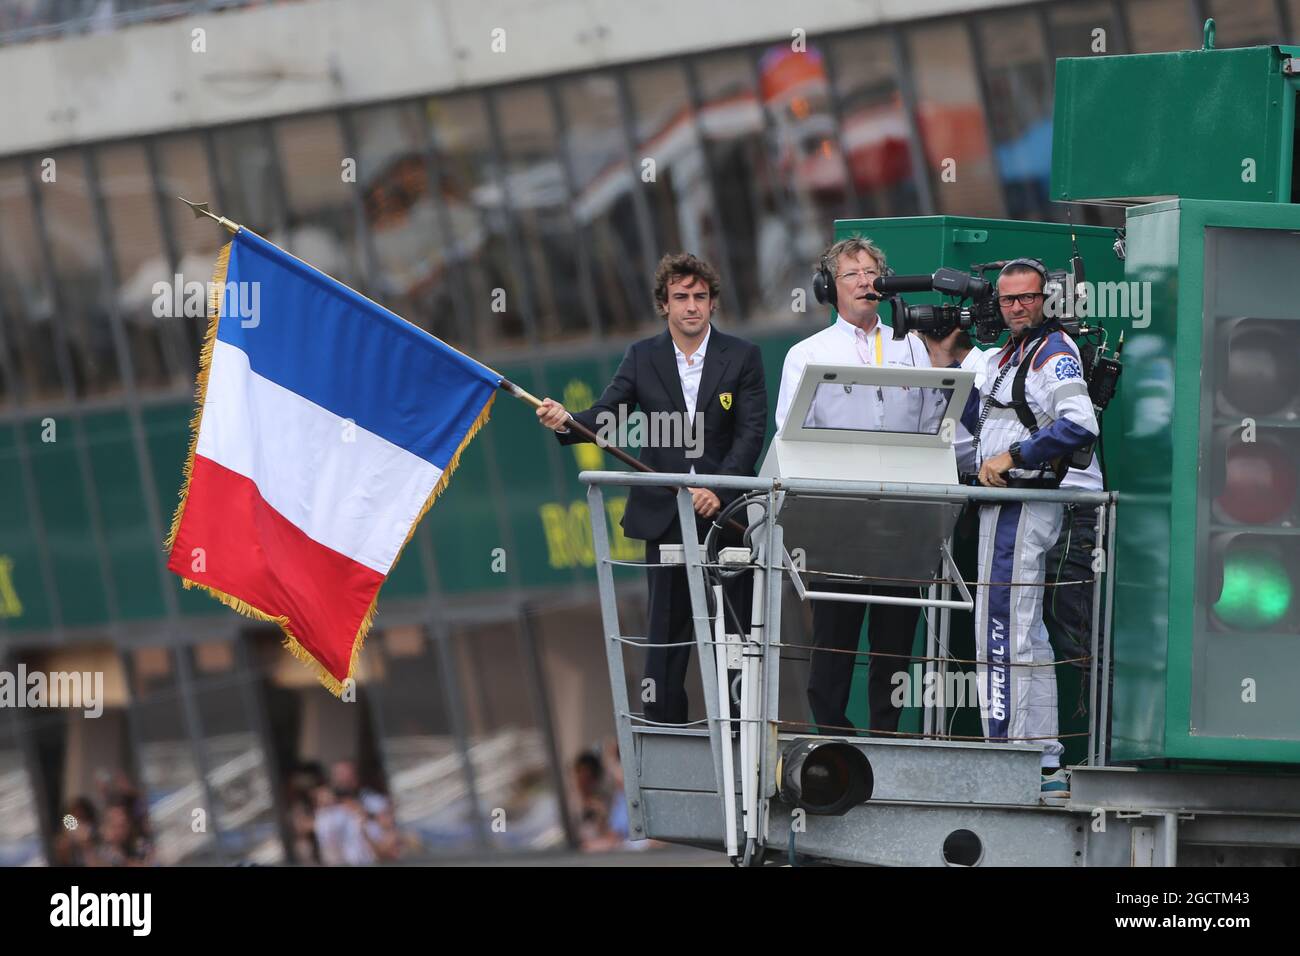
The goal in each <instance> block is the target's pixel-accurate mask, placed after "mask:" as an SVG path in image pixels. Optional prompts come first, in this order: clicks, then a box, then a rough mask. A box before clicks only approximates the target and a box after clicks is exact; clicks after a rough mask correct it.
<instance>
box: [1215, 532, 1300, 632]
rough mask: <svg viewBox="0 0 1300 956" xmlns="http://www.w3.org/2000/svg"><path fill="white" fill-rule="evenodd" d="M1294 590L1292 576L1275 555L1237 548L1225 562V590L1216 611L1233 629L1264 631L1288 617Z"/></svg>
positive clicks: (1220, 618)
mask: <svg viewBox="0 0 1300 956" xmlns="http://www.w3.org/2000/svg"><path fill="white" fill-rule="evenodd" d="M1292 592H1293V589H1292V586H1291V578H1290V576H1289V575H1288V574H1287V571H1286V568H1284V567H1283V566H1282V562H1281V561H1279V560H1278V559H1277V558H1276V557H1275V556H1274V555H1272V554H1269V553H1268V552H1264V551H1237V552H1234V553H1232V554H1229V555H1228V557H1227V558H1226V559H1225V560H1224V562H1223V593H1222V594H1221V595H1220V596H1219V600H1218V602H1217V603H1216V604H1215V605H1214V614H1215V616H1216V617H1218V619H1219V620H1220V621H1222V622H1223V623H1224V624H1225V625H1226V626H1228V627H1230V628H1234V629H1238V630H1243V631H1257V630H1261V629H1263V628H1266V627H1269V626H1271V625H1274V624H1277V623H1278V622H1279V621H1281V620H1282V619H1283V618H1284V617H1286V615H1287V612H1288V611H1289V610H1290V609H1291V596H1292Z"/></svg>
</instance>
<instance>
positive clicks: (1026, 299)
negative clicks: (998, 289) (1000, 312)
mask: <svg viewBox="0 0 1300 956" xmlns="http://www.w3.org/2000/svg"><path fill="white" fill-rule="evenodd" d="M1042 297H1043V293H1041V292H1022V293H1021V294H1020V295H1000V296H998V304H999V305H1001V306H1002V308H1004V309H1009V308H1011V306H1013V305H1015V303H1016V302H1017V301H1019V302H1020V304H1021V305H1023V306H1024V307H1025V308H1029V307H1030V306H1032V305H1033V304H1034V303H1035V302H1036V301H1038V300H1039V299H1041V298H1042Z"/></svg>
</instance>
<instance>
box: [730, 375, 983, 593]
mask: <svg viewBox="0 0 1300 956" xmlns="http://www.w3.org/2000/svg"><path fill="white" fill-rule="evenodd" d="M974 381H975V373H974V372H970V371H966V370H963V369H928V368H922V369H913V368H875V367H869V366H861V365H809V366H808V367H807V368H806V369H805V370H804V373H803V379H802V380H801V381H800V383H799V388H798V391H797V392H796V394H795V398H794V402H793V404H792V405H791V406H790V413H789V415H788V416H787V418H786V420H785V425H784V427H783V428H782V429H781V430H780V432H779V433H778V434H777V436H776V438H774V439H773V440H772V446H771V448H770V449H768V453H767V458H766V459H765V460H764V461H763V467H762V469H761V471H760V472H759V474H760V475H761V476H762V477H770V478H824V479H831V480H839V481H869V482H898V483H907V484H910V485H913V486H915V485H927V484H930V485H936V486H939V485H955V484H956V483H957V456H956V452H955V451H954V450H953V438H954V436H955V435H956V431H957V426H958V423H959V420H960V418H961V413H962V410H963V409H964V408H965V407H966V398H967V396H968V395H969V394H970V390H971V386H972V385H973V383H974ZM777 511H778V515H779V518H778V521H779V522H780V524H781V526H782V528H783V529H784V531H785V546H786V549H787V550H788V551H789V552H790V553H791V554H793V553H795V550H796V549H798V550H799V551H802V552H803V554H804V556H805V559H806V564H805V566H806V569H807V572H808V573H807V577H808V578H809V579H812V580H816V579H818V578H824V576H825V575H828V574H829V575H837V574H838V575H846V574H847V575H864V576H868V577H875V578H879V579H882V580H883V579H890V578H894V579H898V578H905V579H911V580H919V579H926V580H930V579H932V576H933V575H934V574H935V572H936V571H939V570H941V568H942V567H943V566H944V561H943V560H942V557H943V554H944V547H945V544H944V543H945V542H946V541H947V539H948V537H949V536H950V535H951V534H952V530H953V526H954V525H955V524H956V522H957V517H958V515H959V514H960V513H961V502H960V500H955V499H952V498H949V497H946V496H942V495H936V496H935V497H933V498H927V497H926V496H925V495H924V494H921V495H915V494H914V495H913V496H911V497H908V498H906V499H889V500H883V499H880V498H878V497H876V498H873V499H868V500H865V501H864V499H862V498H861V497H848V496H845V495H841V494H835V493H830V492H827V493H820V492H819V493H817V494H815V495H810V494H800V495H794V494H792V493H786V492H781V493H778V496H777ZM755 512H756V509H755ZM757 517H758V513H752V514H751V515H750V520H751V521H753V520H756V519H757Z"/></svg>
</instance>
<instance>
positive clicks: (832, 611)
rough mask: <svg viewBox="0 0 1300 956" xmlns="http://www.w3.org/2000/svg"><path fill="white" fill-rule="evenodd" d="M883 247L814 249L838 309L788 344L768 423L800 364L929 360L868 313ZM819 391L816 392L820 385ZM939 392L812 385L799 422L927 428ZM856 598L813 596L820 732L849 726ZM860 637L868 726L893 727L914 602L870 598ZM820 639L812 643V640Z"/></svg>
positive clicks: (781, 418)
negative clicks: (866, 655) (865, 652)
mask: <svg viewBox="0 0 1300 956" xmlns="http://www.w3.org/2000/svg"><path fill="white" fill-rule="evenodd" d="M886 268H887V266H886V262H885V254H884V252H883V251H881V249H880V247H879V246H877V245H876V244H875V243H874V242H872V241H871V240H870V239H865V238H857V237H855V238H851V239H841V240H840V241H839V242H837V243H835V244H833V245H832V246H830V248H828V249H827V250H826V251H825V253H823V254H822V257H821V261H820V263H819V265H818V268H817V272H816V274H815V276H814V280H813V290H814V292H815V293H816V294H817V298H818V300H819V301H821V302H825V303H827V304H829V305H831V306H832V307H834V309H835V310H836V312H837V313H838V315H837V317H836V319H835V323H834V324H833V325H831V326H830V327H829V328H825V329H822V330H821V331H820V332H818V333H817V334H815V335H812V336H810V337H809V338H806V339H804V340H803V341H802V342H799V343H798V344H796V345H795V346H794V347H793V348H792V349H790V352H789V353H788V354H787V355H786V357H785V365H784V366H783V367H782V369H781V391H780V395H779V397H778V398H777V404H776V428H777V432H778V433H779V432H780V430H781V428H782V427H783V426H784V425H785V419H786V416H787V415H788V414H789V412H790V405H791V404H792V403H793V402H794V396H795V392H797V391H798V389H799V380H800V379H801V378H802V377H803V372H804V369H805V368H807V367H808V366H809V365H867V366H891V367H898V366H902V367H910V368H930V357H929V355H928V354H927V352H926V349H925V345H924V344H923V343H922V342H921V341H920V340H918V339H917V337H916V336H914V335H908V336H906V337H904V338H903V339H901V340H895V339H894V337H893V333H892V332H891V331H890V329H889V327H888V326H886V325H884V324H883V323H882V322H881V321H880V319H879V317H878V315H877V314H876V313H877V310H878V309H879V308H880V297H879V296H878V295H877V293H876V291H875V288H874V283H875V281H876V279H877V278H879V277H880V276H881V275H882V274H884V273H885V271H886ZM823 393H824V394H823ZM945 404H946V399H945V398H944V397H943V396H942V395H941V394H940V393H939V392H938V391H937V390H935V389H920V388H909V389H902V388H891V389H889V390H888V394H886V393H885V391H884V390H881V389H876V388H863V387H856V388H855V387H853V386H845V387H844V390H843V391H841V390H840V389H833V390H832V389H822V390H821V392H819V394H818V396H817V399H816V401H814V402H813V405H812V407H811V408H810V409H809V411H808V418H807V419H806V420H805V421H804V423H803V424H804V425H805V426H813V427H818V428H845V429H868V430H872V431H906V432H918V431H926V432H934V431H936V430H937V429H938V427H939V421H940V420H941V419H942V416H943V411H944V407H945ZM823 587H824V589H825V590H832V591H834V590H838V591H845V592H852V593H871V594H877V595H891V596H895V597H916V596H917V591H916V589H915V588H910V589H909V588H899V587H885V586H870V587H868V586H863V585H857V584H842V585H823ZM867 607H868V605H866V604H850V603H843V602H839V601H814V602H813V644H814V646H815V648H817V650H814V651H813V652H812V661H811V664H810V666H809V671H808V703H809V705H810V706H811V708H812V714H813V721H814V722H815V723H816V724H817V725H818V726H819V728H820V729H821V730H822V731H823V732H825V733H830V734H843V733H845V732H846V730H845V728H852V727H853V725H852V724H851V723H850V722H849V718H848V715H847V713H846V712H845V711H846V708H847V707H848V703H849V689H850V687H851V686H852V683H853V662H854V659H855V657H854V654H852V653H836V651H857V649H858V643H859V639H860V637H861V633H862V621H863V618H864V617H865V616H866V610H867ZM870 608H871V615H870V623H869V627H868V639H869V641H870V644H871V649H872V651H873V652H874V653H878V654H880V655H881V656H879V657H872V658H871V663H870V665H869V666H868V669H867V698H868V704H869V708H870V719H871V724H870V727H869V730H871V731H872V732H884V733H886V734H889V733H893V732H894V731H897V730H898V718H899V716H900V711H899V709H898V708H896V707H894V706H893V704H892V702H891V700H890V696H891V693H892V691H893V680H892V678H893V676H894V675H895V674H896V673H900V672H902V673H906V672H907V669H908V665H909V664H910V663H911V661H910V658H911V656H912V646H913V644H914V642H915V638H916V624H917V620H918V618H919V617H920V608H918V607H907V606H903V605H889V604H872V605H870ZM823 648H824V649H826V650H827V652H826V653H822V652H821V650H820V649H823Z"/></svg>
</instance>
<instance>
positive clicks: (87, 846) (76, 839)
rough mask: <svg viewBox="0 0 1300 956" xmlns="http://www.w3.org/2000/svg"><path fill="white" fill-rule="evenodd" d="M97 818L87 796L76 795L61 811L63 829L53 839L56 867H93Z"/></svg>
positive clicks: (96, 848)
mask: <svg viewBox="0 0 1300 956" xmlns="http://www.w3.org/2000/svg"><path fill="white" fill-rule="evenodd" d="M98 851H99V821H98V819H97V817H96V814H95V805H94V804H93V803H91V802H90V798H89V797H77V798H76V799H74V800H73V801H72V802H71V803H69V804H68V806H67V809H66V810H64V812H63V830H62V831H61V832H60V833H59V836H58V839H57V840H55V841H54V864H55V865H56V866H96V865H97V864H98V862H99V852H98Z"/></svg>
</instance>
